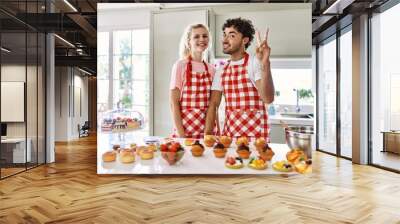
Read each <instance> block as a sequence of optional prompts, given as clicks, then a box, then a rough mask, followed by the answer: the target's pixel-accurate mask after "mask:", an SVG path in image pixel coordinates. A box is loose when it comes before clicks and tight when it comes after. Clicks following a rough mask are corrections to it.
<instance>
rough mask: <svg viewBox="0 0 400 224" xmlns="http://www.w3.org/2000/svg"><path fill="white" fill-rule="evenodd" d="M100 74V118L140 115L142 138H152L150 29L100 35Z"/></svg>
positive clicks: (119, 31)
mask: <svg viewBox="0 0 400 224" xmlns="http://www.w3.org/2000/svg"><path fill="white" fill-rule="evenodd" d="M98 73H99V74H98V89H99V90H98V102H97V104H98V111H99V114H101V113H102V112H104V111H108V110H112V109H117V108H124V109H128V110H133V111H138V112H140V113H141V114H142V115H143V116H144V119H145V128H144V130H143V132H144V133H142V134H143V135H149V134H150V133H149V122H148V121H149V107H150V97H149V95H150V78H149V77H150V75H149V29H134V30H118V31H112V32H99V37H98ZM110 94H111V95H110ZM99 117H101V116H99Z"/></svg>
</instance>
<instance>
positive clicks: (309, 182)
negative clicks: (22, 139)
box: [0, 137, 400, 224]
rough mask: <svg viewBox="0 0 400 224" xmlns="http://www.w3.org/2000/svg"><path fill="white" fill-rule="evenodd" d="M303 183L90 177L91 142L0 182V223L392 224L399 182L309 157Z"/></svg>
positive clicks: (66, 147)
mask: <svg viewBox="0 0 400 224" xmlns="http://www.w3.org/2000/svg"><path fill="white" fill-rule="evenodd" d="M313 159H314V168H313V170H314V173H313V174H311V175H309V176H301V175H298V176H293V177H282V176H98V175H97V174H96V139H95V138H94V137H90V138H85V139H83V140H81V141H77V142H71V143H69V144H58V145H57V150H56V163H55V164H51V165H47V166H41V167H39V168H35V169H33V170H29V171H27V172H25V173H22V174H18V175H16V176H13V177H10V178H7V179H5V180H2V181H0V223H44V222H47V223H220V224H225V223H290V224H293V223H296V224H297V223H374V224H375V223H385V224H388V223H400V200H399V199H400V175H399V174H395V173H391V172H388V171H384V170H380V169H377V168H374V167H369V166H359V165H352V164H351V162H350V161H347V160H342V159H337V158H336V157H333V156H330V155H326V154H323V153H316V154H315V155H314V158H313Z"/></svg>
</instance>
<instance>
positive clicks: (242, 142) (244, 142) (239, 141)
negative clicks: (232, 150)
mask: <svg viewBox="0 0 400 224" xmlns="http://www.w3.org/2000/svg"><path fill="white" fill-rule="evenodd" d="M236 145H237V146H240V145H246V146H247V145H249V139H248V138H247V137H246V136H243V137H240V138H238V139H237V140H236Z"/></svg>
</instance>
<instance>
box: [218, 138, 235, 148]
mask: <svg viewBox="0 0 400 224" xmlns="http://www.w3.org/2000/svg"><path fill="white" fill-rule="evenodd" d="M219 142H221V143H222V144H223V145H224V147H225V148H229V146H231V143H232V139H231V138H230V137H229V136H221V137H220V138H219Z"/></svg>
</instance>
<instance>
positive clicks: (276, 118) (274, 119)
mask: <svg viewBox="0 0 400 224" xmlns="http://www.w3.org/2000/svg"><path fill="white" fill-rule="evenodd" d="M268 120H269V123H270V124H281V121H283V122H285V123H286V124H289V125H310V126H312V125H314V119H313V118H295V117H284V116H281V115H280V114H276V115H269V116H268Z"/></svg>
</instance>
